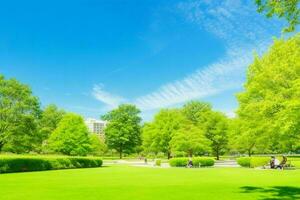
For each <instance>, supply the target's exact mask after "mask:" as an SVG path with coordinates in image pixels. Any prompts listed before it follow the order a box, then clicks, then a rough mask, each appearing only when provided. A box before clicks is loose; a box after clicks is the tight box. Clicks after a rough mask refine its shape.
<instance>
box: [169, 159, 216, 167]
mask: <svg viewBox="0 0 300 200" xmlns="http://www.w3.org/2000/svg"><path fill="white" fill-rule="evenodd" d="M192 160H193V165H194V167H211V166H214V164H215V160H214V159H213V158H206V157H195V158H193V159H192ZM188 161H189V158H186V157H185V158H172V159H171V160H170V161H169V164H170V166H171V167H186V166H187V164H188Z"/></svg>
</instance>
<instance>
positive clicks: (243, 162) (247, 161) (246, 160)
mask: <svg viewBox="0 0 300 200" xmlns="http://www.w3.org/2000/svg"><path fill="white" fill-rule="evenodd" d="M237 163H238V164H239V165H240V166H242V167H250V166H251V157H241V158H237Z"/></svg>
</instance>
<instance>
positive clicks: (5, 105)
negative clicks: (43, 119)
mask: <svg viewBox="0 0 300 200" xmlns="http://www.w3.org/2000/svg"><path fill="white" fill-rule="evenodd" d="M39 114H40V105H39V101H38V99H37V98H36V97H34V96H33V95H32V91H31V89H30V88H29V87H28V86H27V85H23V84H21V83H20V82H18V81H17V80H15V79H8V80H7V79H5V78H4V77H3V76H1V75H0V119H1V120H0V151H1V150H2V148H5V149H6V150H12V151H14V152H16V153H24V152H29V151H32V150H34V146H35V145H36V142H37V141H36V135H37V130H36V123H37V122H36V119H38V118H39Z"/></svg>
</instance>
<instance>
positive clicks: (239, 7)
mask: <svg viewBox="0 0 300 200" xmlns="http://www.w3.org/2000/svg"><path fill="white" fill-rule="evenodd" d="M177 9H178V11H179V13H181V14H182V15H183V16H184V17H185V18H186V19H187V21H189V22H191V23H194V24H196V25H198V26H199V27H200V28H202V29H204V30H206V31H207V32H210V33H212V34H214V35H215V36H217V37H218V38H220V39H221V40H223V41H225V42H226V43H227V46H229V47H230V46H231V47H232V46H239V45H240V44H245V43H248V44H253V45H255V44H259V43H260V42H261V41H265V40H271V39H272V36H273V35H274V30H275V31H277V32H279V33H280V29H281V27H282V25H283V23H282V22H281V21H271V20H268V19H266V18H265V16H263V15H261V14H259V13H257V11H256V7H255V4H254V3H253V0H222V1H213V0H195V1H184V2H181V3H179V4H177Z"/></svg>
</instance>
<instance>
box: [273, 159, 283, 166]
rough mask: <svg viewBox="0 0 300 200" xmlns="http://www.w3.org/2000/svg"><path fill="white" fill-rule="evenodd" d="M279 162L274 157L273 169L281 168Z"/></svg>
mask: <svg viewBox="0 0 300 200" xmlns="http://www.w3.org/2000/svg"><path fill="white" fill-rule="evenodd" d="M280 163H281V162H280V161H279V160H278V159H277V158H275V160H274V164H275V169H281V168H282V167H281V165H280Z"/></svg>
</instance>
